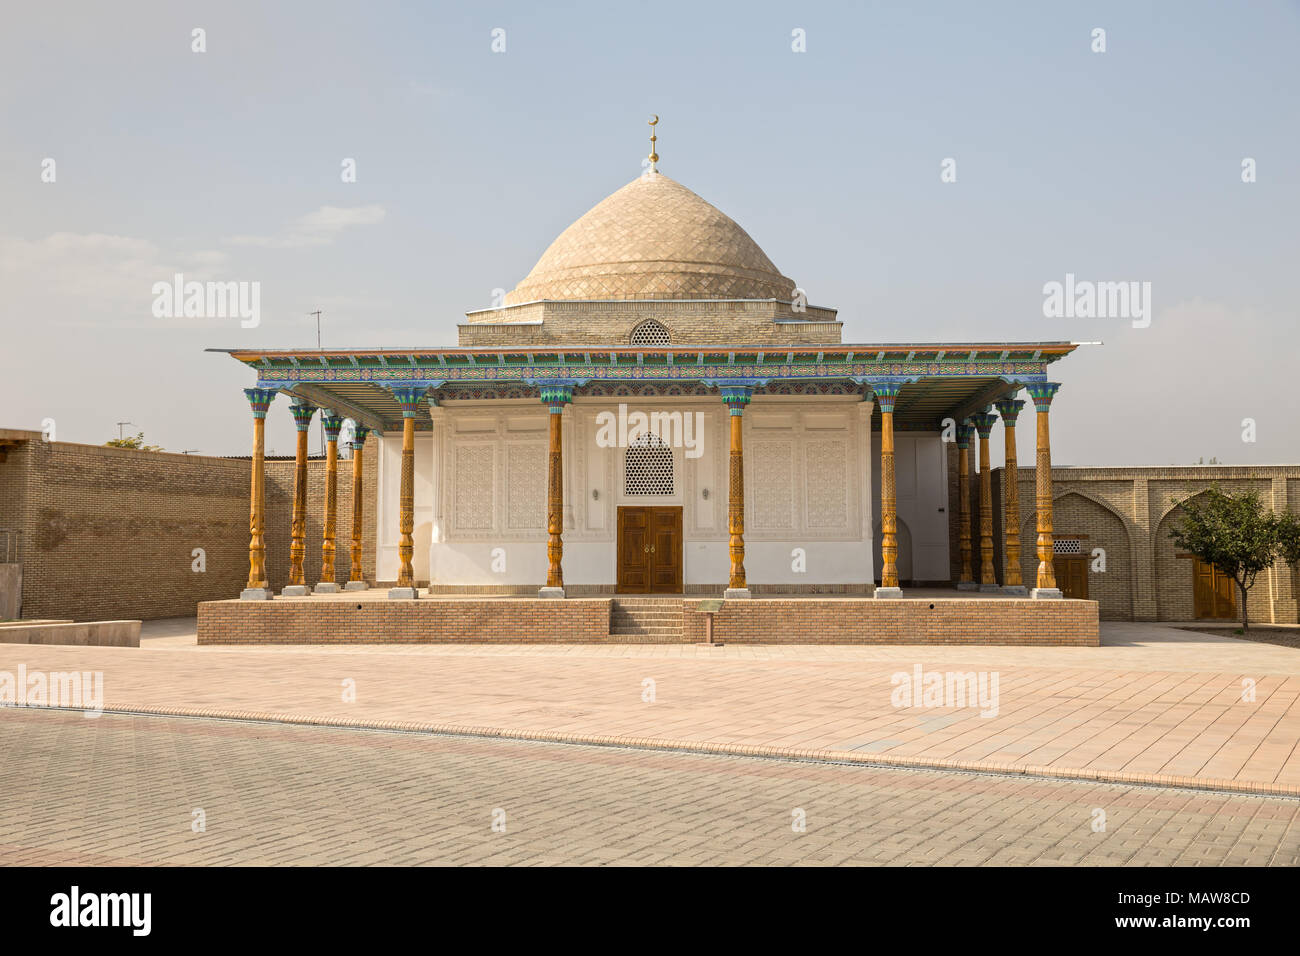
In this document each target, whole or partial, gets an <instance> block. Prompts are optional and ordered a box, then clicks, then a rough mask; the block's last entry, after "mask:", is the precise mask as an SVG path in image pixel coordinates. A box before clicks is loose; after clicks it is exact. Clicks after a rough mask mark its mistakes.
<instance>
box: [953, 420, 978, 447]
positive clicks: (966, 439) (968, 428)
mask: <svg viewBox="0 0 1300 956" xmlns="http://www.w3.org/2000/svg"><path fill="white" fill-rule="evenodd" d="M974 430H975V426H974V425H972V424H971V422H970V419H969V418H963V419H962V420H961V421H959V422H958V423H957V447H958V448H969V447H970V433H971V432H972V431H974Z"/></svg>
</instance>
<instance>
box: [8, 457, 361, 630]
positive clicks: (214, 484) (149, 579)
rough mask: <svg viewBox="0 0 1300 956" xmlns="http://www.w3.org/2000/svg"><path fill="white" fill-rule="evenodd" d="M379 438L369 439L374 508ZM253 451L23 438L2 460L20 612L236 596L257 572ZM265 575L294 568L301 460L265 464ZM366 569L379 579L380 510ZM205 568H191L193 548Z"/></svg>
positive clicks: (102, 615) (75, 611) (190, 603)
mask: <svg viewBox="0 0 1300 956" xmlns="http://www.w3.org/2000/svg"><path fill="white" fill-rule="evenodd" d="M377 449H378V442H377V441H376V442H374V443H372V444H368V445H367V455H366V461H365V465H366V467H365V481H366V488H365V500H366V502H368V503H370V510H371V511H373V502H374V500H375V478H376V475H377V469H376V467H375V459H376V458H377ZM249 468H250V463H249V462H248V461H247V460H239V459H228V458H213V457H208V456H200V455H178V454H169V453H166V452H143V451H134V450H132V449H125V448H109V447H105V446H99V445H78V444H73V443H70V442H42V441H30V442H25V443H23V444H22V445H20V446H18V447H17V448H14V449H11V450H10V451H9V453H8V455H7V456H6V459H5V460H4V461H3V462H0V528H10V527H14V528H16V529H17V530H19V531H20V532H21V549H22V551H21V563H22V565H23V617H24V618H48V617H57V618H70V619H73V620H78V621H86V620H105V619H134V618H139V619H142V620H149V619H152V618H160V617H182V616H188V615H192V614H194V613H195V608H196V606H197V605H198V603H199V602H201V601H211V600H219V599H222V598H229V597H233V596H237V595H238V594H239V592H240V590H241V589H242V588H243V587H244V585H245V583H246V582H247V579H248V495H249ZM266 474H267V481H266V506H267V524H266V550H267V577H268V579H269V580H270V582H271V585H272V587H274V588H276V589H277V590H278V589H279V588H280V587H283V586H284V582H285V580H286V579H287V577H288V567H289V525H290V520H291V516H292V502H293V462H292V461H289V462H267V469H266ZM351 474H352V463H351V462H350V461H341V462H340V463H339V554H338V560H337V562H336V567H337V570H338V572H339V580H340V581H343V580H346V579H347V576H348V573H349V571H350V561H349V555H348V543H349V541H350V537H351V514H352V510H351V508H352V492H351ZM324 482H325V463H324V461H322V460H316V461H311V462H310V463H309V469H308V487H309V502H308V514H309V519H308V524H307V561H306V567H307V570H308V576H307V579H308V581H310V582H311V583H313V584H314V583H316V581H317V580H318V579H319V573H320V540H321V531H322V527H321V523H322V517H323V503H324ZM366 519H367V520H366V524H365V534H364V541H365V545H364V547H365V555H366V559H365V572H366V574H367V576H368V578H369V579H371V580H373V577H374V541H375V526H374V515H373V514H369V515H367V516H366ZM196 548H201V549H203V552H204V566H205V570H204V571H202V572H196V571H194V570H193V565H194V562H195V560H196V559H195V557H194V555H193V552H194V549H196Z"/></svg>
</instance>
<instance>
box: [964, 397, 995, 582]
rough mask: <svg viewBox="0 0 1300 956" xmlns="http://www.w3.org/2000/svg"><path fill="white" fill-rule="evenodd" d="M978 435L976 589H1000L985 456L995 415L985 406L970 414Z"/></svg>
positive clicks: (989, 472)
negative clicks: (977, 556) (978, 563)
mask: <svg viewBox="0 0 1300 956" xmlns="http://www.w3.org/2000/svg"><path fill="white" fill-rule="evenodd" d="M971 421H972V422H974V424H975V431H976V432H978V433H979V437H980V590H981V591H987V592H992V591H1001V590H1002V589H1001V588H1000V587H998V582H997V572H996V570H995V569H994V567H993V470H992V465H991V463H990V459H989V436H990V435H991V434H992V433H993V426H994V425H996V424H997V423H998V417H997V416H996V415H994V414H993V413H992V412H990V411H989V409H988V408H985V409H984V411H982V412H980V413H979V414H978V415H973V416H971Z"/></svg>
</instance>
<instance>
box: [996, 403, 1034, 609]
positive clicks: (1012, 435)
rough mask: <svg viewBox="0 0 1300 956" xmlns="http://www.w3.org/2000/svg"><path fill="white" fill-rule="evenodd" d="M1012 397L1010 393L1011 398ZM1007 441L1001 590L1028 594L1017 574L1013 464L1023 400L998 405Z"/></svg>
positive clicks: (1017, 491)
mask: <svg viewBox="0 0 1300 956" xmlns="http://www.w3.org/2000/svg"><path fill="white" fill-rule="evenodd" d="M1014 394H1015V393H1014V392H1013V393H1012V395H1014ZM996 405H997V410H998V414H999V415H1001V416H1002V434H1003V437H1004V438H1005V439H1006V458H1007V464H1006V468H1004V469H1003V471H1002V541H1003V544H1004V548H1003V555H1002V590H1003V592H1004V593H1006V594H1014V595H1021V596H1023V595H1026V594H1028V593H1029V591H1028V589H1027V588H1026V587H1025V584H1024V581H1023V579H1022V577H1021V574H1020V471H1019V465H1018V463H1017V461H1016V416H1018V415H1019V414H1020V409H1022V408H1024V407H1025V402H1024V399H1017V398H1012V397H1010V396H1008V397H1007V398H1004V399H1003V400H1002V401H1000V402H997V403H996Z"/></svg>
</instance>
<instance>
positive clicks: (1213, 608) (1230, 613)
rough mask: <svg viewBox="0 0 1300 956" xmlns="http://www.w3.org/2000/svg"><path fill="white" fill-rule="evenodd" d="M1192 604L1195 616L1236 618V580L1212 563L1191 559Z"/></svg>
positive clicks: (1220, 618)
mask: <svg viewBox="0 0 1300 956" xmlns="http://www.w3.org/2000/svg"><path fill="white" fill-rule="evenodd" d="M1192 604H1193V606H1194V608H1195V613H1196V616H1197V618H1211V619H1215V620H1222V619H1225V618H1226V619H1229V620H1236V619H1237V582H1236V581H1234V580H1232V578H1231V577H1229V576H1228V575H1226V574H1224V573H1223V572H1222V571H1220V570H1219V569H1218V568H1216V567H1215V566H1214V565H1212V564H1206V563H1205V562H1204V561H1202V560H1201V559H1200V558H1193V559H1192Z"/></svg>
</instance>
